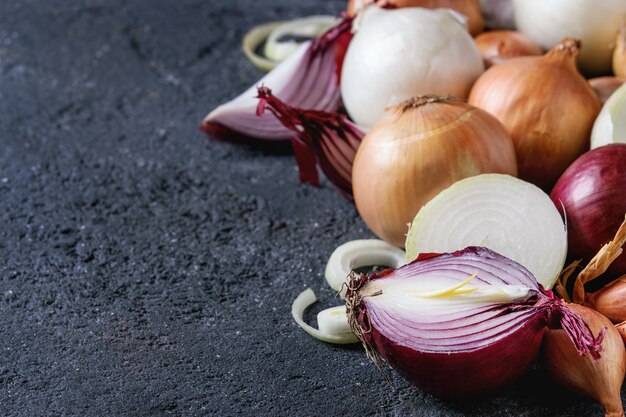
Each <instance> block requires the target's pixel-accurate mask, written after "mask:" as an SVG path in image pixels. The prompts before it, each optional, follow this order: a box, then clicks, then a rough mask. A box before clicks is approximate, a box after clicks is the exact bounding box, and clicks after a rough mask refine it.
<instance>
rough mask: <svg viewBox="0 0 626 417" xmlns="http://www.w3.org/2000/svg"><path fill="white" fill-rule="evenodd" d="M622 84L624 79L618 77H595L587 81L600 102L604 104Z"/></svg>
mask: <svg viewBox="0 0 626 417" xmlns="http://www.w3.org/2000/svg"><path fill="white" fill-rule="evenodd" d="M624 82H626V79H624V78H619V77H596V78H591V79H590V80H589V85H590V86H591V88H593V91H595V92H596V95H597V96H598V98H599V99H600V102H601V103H602V104H604V103H606V101H607V100H608V99H609V98H610V97H611V95H612V94H613V93H614V92H615V90H617V89H618V88H620V87H621V86H622V84H624Z"/></svg>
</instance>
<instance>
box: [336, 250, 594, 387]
mask: <svg viewBox="0 0 626 417" xmlns="http://www.w3.org/2000/svg"><path fill="white" fill-rule="evenodd" d="M346 306H347V308H348V320H349V322H350V326H351V327H352V331H353V332H354V333H355V334H356V335H357V336H358V337H359V338H360V339H361V341H362V342H363V344H364V346H365V348H366V351H367V352H368V354H369V356H370V357H371V358H373V359H374V360H375V362H377V361H379V360H380V359H382V360H384V361H385V362H386V363H387V364H389V365H390V366H391V367H392V368H394V369H395V370H396V371H398V372H399V373H400V374H401V375H403V376H404V377H405V378H407V379H408V380H409V381H410V382H412V383H413V384H415V385H417V386H418V387H420V388H422V389H423V390H425V391H428V392H430V393H432V394H434V395H437V396H441V397H454V398H463V397H469V396H472V395H475V394H479V393H483V392H486V391H493V390H495V389H497V388H499V387H501V386H502V385H504V384H507V383H509V382H511V381H512V380H514V379H515V378H517V377H518V376H519V375H521V374H522V373H523V372H524V370H525V369H526V368H527V367H528V366H529V365H530V363H531V362H532V361H533V359H534V358H535V357H536V355H537V354H538V351H539V348H540V344H541V340H542V336H543V331H544V327H545V326H546V324H547V323H548V322H549V321H551V320H550V319H551V318H552V319H557V320H555V322H551V323H550V324H556V323H557V322H558V320H559V319H560V322H561V326H562V327H563V328H564V329H565V331H566V332H567V333H568V335H569V336H570V339H571V340H572V341H573V342H574V344H575V346H576V349H577V350H578V351H579V352H580V353H581V354H583V353H586V352H590V353H592V354H593V355H594V356H596V357H597V356H598V353H597V350H598V347H599V343H600V342H601V338H598V339H594V337H593V335H592V334H591V332H590V331H589V328H588V327H587V326H586V325H585V324H584V322H583V321H582V320H581V319H580V317H578V316H577V315H576V314H574V313H572V312H571V310H569V309H567V308H565V306H564V304H563V303H561V301H559V300H558V299H557V298H556V297H555V296H554V295H553V294H552V293H551V292H550V291H545V290H543V289H542V288H541V286H540V285H539V284H538V283H537V281H536V280H535V279H534V278H533V276H532V274H531V273H530V272H529V271H528V270H526V269H525V268H524V267H522V266H521V265H519V264H518V263H516V262H513V261H511V260H510V259H507V258H505V257H503V256H501V255H498V254H497V253H495V252H492V251H490V250H489V249H486V248H466V249H464V250H462V251H457V252H454V253H451V254H443V255H433V254H431V255H429V256H424V257H421V258H418V259H417V260H416V261H414V262H412V263H411V264H408V265H406V266H403V267H402V268H400V269H397V270H395V271H391V270H388V271H386V272H383V273H381V274H379V275H374V276H370V277H368V276H365V275H360V276H358V277H357V276H356V275H353V277H352V279H351V281H350V284H349V290H348V293H347V296H346Z"/></svg>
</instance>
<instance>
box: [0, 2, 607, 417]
mask: <svg viewBox="0 0 626 417" xmlns="http://www.w3.org/2000/svg"><path fill="white" fill-rule="evenodd" d="M343 5H344V2H343V1H341V0H336V1H325V2H324V1H314V0H301V1H298V2H293V1H290V0H263V1H256V0H232V1H221V2H218V1H206V0H200V1H199V0H170V1H154V0H136V1H124V0H81V1H67V0H22V1H18V0H3V1H1V2H0V415H2V416H29V417H30V416H39V415H77V416H102V415H133V416H159V415H185V416H195V415H219V416H235V415H250V416H319V415H328V416H389V415H398V416H399V415H403V416H404V415H413V416H574V415H576V416H580V415H598V416H599V415H601V412H600V408H599V407H598V406H597V405H596V404H594V403H593V402H592V401H589V400H586V399H579V398H577V396H575V395H571V394H568V393H566V392H564V391H562V390H560V389H559V388H556V387H554V386H553V384H552V383H551V382H550V381H549V380H548V379H547V378H546V376H545V374H544V373H543V372H542V371H541V370H540V369H539V368H538V367H535V369H533V370H532V371H531V372H530V373H529V374H527V375H526V376H525V377H524V378H523V379H522V380H521V381H519V382H518V383H517V384H515V385H514V386H513V387H511V388H509V389H507V390H505V391H504V392H502V393H501V394H500V395H498V396H494V397H490V398H487V399H482V400H477V401H476V402H473V403H471V404H454V403H444V402H442V401H439V400H437V399H434V398H432V397H430V396H429V395H426V394H423V393H421V392H419V391H417V390H415V389H413V388H411V387H409V386H408V385H407V384H406V383H404V382H403V381H402V380H401V379H399V378H394V382H395V385H396V388H395V389H392V388H390V387H389V386H388V385H386V383H385V382H384V381H383V379H382V378H381V376H380V375H379V373H378V372H377V370H376V369H375V368H374V366H372V365H371V364H370V363H369V362H368V361H367V360H366V358H365V356H364V354H363V352H362V351H361V350H360V349H359V348H357V347H353V348H350V347H348V348H346V347H336V346H331V345H328V344H325V343H322V342H319V341H317V340H314V339H312V338H311V337H309V336H308V335H306V334H305V333H304V332H303V331H301V330H300V329H299V328H298V327H297V326H296V325H295V324H294V323H293V321H292V319H291V317H290V312H289V311H290V304H291V301H292V300H293V299H294V298H295V297H296V295H297V294H298V293H299V292H300V291H302V290H303V289H304V288H305V287H307V286H311V287H312V288H313V289H314V290H315V291H316V293H317V294H318V296H319V297H320V299H321V300H322V303H321V304H320V306H317V307H316V308H317V309H318V310H319V309H320V308H321V307H322V306H323V307H325V306H328V305H330V304H333V303H335V302H336V301H335V300H333V298H332V297H333V293H332V292H331V290H330V289H328V288H327V287H326V285H325V283H324V281H323V276H322V273H323V269H324V264H325V261H326V259H327V257H328V256H329V254H330V253H331V252H332V250H333V249H334V247H336V246H337V245H338V244H340V243H343V242H346V241H348V240H351V239H355V238H362V237H370V236H371V235H370V233H369V232H368V231H367V229H366V228H365V227H364V225H363V223H362V222H361V221H360V220H359V218H358V216H357V215H356V213H355V210H354V209H353V207H351V206H350V205H349V204H348V203H347V202H346V201H344V200H343V199H342V198H341V197H340V196H339V194H338V193H337V192H335V191H334V190H333V189H332V187H330V186H329V185H328V184H327V183H324V184H323V186H322V187H321V188H319V189H314V188H311V187H308V186H303V185H300V184H299V183H298V181H297V175H296V171H295V163H294V159H293V156H292V155H291V154H290V153H289V151H285V150H271V149H267V148H262V147H251V146H236V145H232V144H228V143H219V142H210V141H207V140H206V138H205V136H204V135H203V134H201V133H200V132H198V130H197V127H198V124H199V121H200V120H201V119H202V117H203V116H204V115H205V113H206V112H208V111H209V110H210V109H212V108H213V107H215V106H216V105H217V104H219V103H221V102H223V101H225V100H226V99H229V98H231V97H233V96H234V95H236V94H237V93H238V92H240V91H242V90H243V89H244V88H245V87H247V86H248V85H249V84H251V83H253V82H254V81H256V80H257V79H258V78H259V77H260V75H261V73H260V72H259V71H257V70H256V69H254V68H253V67H252V65H250V64H249V63H248V62H247V61H246V60H245V59H244V58H243V55H242V53H241V52H240V46H239V45H240V41H241V38H242V36H243V34H244V33H245V31H246V30H247V29H249V28H250V27H252V26H253V25H254V24H256V23H261V22H265V21H270V20H275V19H284V18H291V17H296V16H304V15H310V14H315V13H335V12H337V11H339V10H340V9H341V8H342V7H343ZM315 311H316V310H315V309H313V312H315ZM312 317H313V314H311V315H310V316H309V319H311V318H312ZM468 377H471V376H470V375H468Z"/></svg>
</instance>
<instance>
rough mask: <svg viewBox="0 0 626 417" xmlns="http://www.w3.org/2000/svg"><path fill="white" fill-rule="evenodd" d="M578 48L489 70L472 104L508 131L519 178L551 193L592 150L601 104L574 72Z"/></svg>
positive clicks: (572, 45)
mask: <svg viewBox="0 0 626 417" xmlns="http://www.w3.org/2000/svg"><path fill="white" fill-rule="evenodd" d="M579 47H580V43H579V42H577V41H575V40H572V39H566V40H564V41H563V42H562V43H560V44H559V45H557V46H556V47H555V48H554V49H552V50H551V51H550V52H548V53H547V54H546V55H544V56H541V57H521V58H515V59H511V60H508V61H505V62H503V63H502V64H499V65H494V66H493V67H491V68H489V69H488V70H487V71H486V72H485V73H484V74H483V75H482V76H481V77H480V78H479V79H478V81H476V84H475V85H474V87H473V88H472V92H471V94H470V97H469V103H470V104H472V105H474V106H476V107H479V108H481V109H483V110H486V111H488V112H489V113H491V114H493V115H494V116H496V118H497V119H498V120H500V121H501V122H502V124H503V125H504V126H505V127H506V128H507V130H508V132H509V133H510V135H511V138H512V139H513V143H514V145H515V151H516V154H517V164H518V168H519V176H520V178H522V179H524V180H527V181H530V182H532V183H533V184H536V185H538V186H539V187H541V188H543V189H544V190H549V189H550V188H551V187H552V185H554V183H555V182H556V180H557V179H558V178H559V175H561V174H562V173H563V171H565V169H566V168H567V167H568V165H569V164H571V163H572V162H573V161H574V159H576V158H577V157H578V156H579V155H581V154H582V153H583V152H585V151H586V150H587V149H589V136H590V134H591V128H592V126H593V122H594V120H595V118H596V116H597V115H598V112H599V111H600V107H601V104H600V101H599V100H598V98H597V96H596V94H595V93H594V92H593V90H592V89H591V87H590V86H589V83H587V81H586V80H585V79H584V78H583V77H582V76H581V75H580V73H578V71H577V70H576V63H575V59H576V56H577V55H578V51H579Z"/></svg>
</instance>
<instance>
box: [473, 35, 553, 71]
mask: <svg viewBox="0 0 626 417" xmlns="http://www.w3.org/2000/svg"><path fill="white" fill-rule="evenodd" d="M476 45H477V46H478V50H479V51H480V54H481V55H482V57H483V60H484V61H485V67H487V68H489V67H490V66H492V65H494V64H499V63H500V62H503V61H505V60H507V59H510V58H515V57H518V56H527V55H541V54H542V53H543V51H542V50H541V47H540V46H539V45H538V44H537V43H536V42H535V41H533V40H532V39H530V38H529V37H528V36H526V35H523V34H521V33H519V32H516V31H514V30H492V31H489V32H484V33H481V34H480V35H478V36H476Z"/></svg>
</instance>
